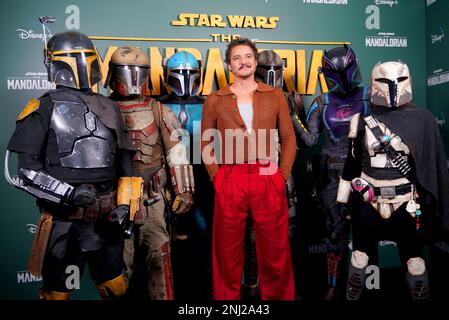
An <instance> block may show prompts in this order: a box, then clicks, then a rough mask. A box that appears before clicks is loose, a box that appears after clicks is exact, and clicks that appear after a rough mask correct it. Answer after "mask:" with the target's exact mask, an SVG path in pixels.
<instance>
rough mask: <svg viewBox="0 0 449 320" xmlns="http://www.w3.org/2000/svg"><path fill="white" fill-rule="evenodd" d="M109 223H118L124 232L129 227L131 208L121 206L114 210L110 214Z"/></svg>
mask: <svg viewBox="0 0 449 320" xmlns="http://www.w3.org/2000/svg"><path fill="white" fill-rule="evenodd" d="M108 221H109V222H112V223H117V224H118V225H120V227H122V229H123V230H126V229H127V228H128V227H129V206H127V205H124V204H121V205H119V206H118V207H116V208H114V209H112V210H111V212H109V214H108Z"/></svg>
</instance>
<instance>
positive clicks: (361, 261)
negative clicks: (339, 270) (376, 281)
mask: <svg viewBox="0 0 449 320" xmlns="http://www.w3.org/2000/svg"><path fill="white" fill-rule="evenodd" d="M367 266H368V256H367V254H366V253H365V252H362V251H358V250H356V251H354V252H353V253H352V256H351V264H350V266H349V275H348V285H347V288H346V299H347V300H359V299H360V295H361V294H362V291H363V287H364V286H365V280H366V267H367Z"/></svg>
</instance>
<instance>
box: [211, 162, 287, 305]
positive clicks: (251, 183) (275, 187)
mask: <svg viewBox="0 0 449 320" xmlns="http://www.w3.org/2000/svg"><path fill="white" fill-rule="evenodd" d="M268 166H269V167H267V165H263V164H260V163H255V164H236V165H223V166H221V167H220V170H219V171H218V173H217V175H216V177H215V181H214V186H215V191H216V193H215V209H214V223H213V239H212V277H213V279H212V281H213V299H215V300H237V299H240V287H241V284H242V270H243V262H244V238H245V230H246V229H245V224H246V218H247V216H248V214H250V215H251V217H252V219H253V221H254V231H255V235H256V254H257V264H258V272H259V284H260V292H261V297H262V299H264V300H293V299H294V282H293V270H292V263H291V256H290V246H289V240H288V204H287V198H286V195H285V182H284V179H283V178H282V176H281V174H280V172H279V170H278V169H277V167H274V168H273V166H274V165H273V163H271V165H269V164H268ZM270 168H271V169H270ZM273 169H274V170H273Z"/></svg>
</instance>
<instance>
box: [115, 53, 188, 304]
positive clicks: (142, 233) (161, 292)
mask: <svg viewBox="0 0 449 320" xmlns="http://www.w3.org/2000/svg"><path fill="white" fill-rule="evenodd" d="M148 77H149V62H148V58H147V57H146V54H145V53H144V52H143V51H142V50H140V49H138V48H136V47H121V48H118V49H117V50H116V51H115V52H114V54H113V55H112V57H111V61H110V64H109V75H108V81H107V82H106V83H108V84H109V85H110V87H111V89H112V90H113V93H112V95H111V98H112V99H113V100H115V101H117V102H118V105H119V107H120V112H121V114H122V116H123V119H124V121H125V125H126V126H127V128H128V130H129V134H130V137H131V139H132V142H133V144H134V146H135V147H136V149H137V153H136V155H135V156H134V158H133V169H134V174H135V175H137V176H140V177H142V178H143V180H144V187H143V197H142V201H141V202H140V206H139V210H138V212H137V213H136V215H135V218H134V228H133V229H134V237H133V238H131V239H127V240H126V241H125V251H124V260H125V264H126V269H127V275H128V278H129V279H130V280H134V278H133V277H132V275H133V271H134V270H135V269H136V268H137V266H138V264H139V259H140V260H143V264H144V265H145V267H146V268H147V272H148V281H144V282H147V292H148V293H149V295H150V298H151V299H152V300H173V299H174V290H173V276H172V266H171V261H170V241H169V240H170V238H169V234H168V230H167V225H166V215H165V209H166V205H169V204H168V202H170V201H169V200H168V199H167V197H166V193H165V187H166V182H167V171H166V166H165V161H167V164H168V170H169V176H170V178H171V185H172V186H173V188H174V192H175V199H174V202H173V206H172V211H173V212H174V213H175V214H184V213H186V212H188V211H189V210H190V207H191V206H192V193H193V191H194V184H193V173H192V167H191V166H190V165H189V162H188V160H187V157H186V150H185V146H184V145H183V144H182V143H181V142H180V141H179V139H178V136H179V133H177V130H178V129H180V124H179V122H178V120H177V119H176V116H175V114H174V113H173V112H172V111H171V110H170V109H168V108H167V107H165V106H164V105H162V104H161V103H159V102H157V101H156V100H154V99H152V98H149V97H146V96H144V95H143V93H144V90H145V89H146V88H147V84H148V82H147V81H148ZM137 282H138V279H137V278H136V280H135V281H132V284H133V285H135V286H137V285H138V283H137ZM133 288H134V287H133ZM135 288H136V290H138V288H137V287H135ZM131 294H133V293H132V292H131ZM137 294H138V293H137V292H136V295H137Z"/></svg>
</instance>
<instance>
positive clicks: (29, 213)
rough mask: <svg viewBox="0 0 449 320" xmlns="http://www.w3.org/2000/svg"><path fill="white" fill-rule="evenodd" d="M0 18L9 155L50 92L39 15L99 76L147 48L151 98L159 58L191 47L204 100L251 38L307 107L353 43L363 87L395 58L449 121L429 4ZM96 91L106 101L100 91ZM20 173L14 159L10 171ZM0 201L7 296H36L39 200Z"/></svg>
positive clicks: (191, 7)
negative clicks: (337, 50) (116, 59)
mask: <svg viewBox="0 0 449 320" xmlns="http://www.w3.org/2000/svg"><path fill="white" fill-rule="evenodd" d="M0 12H1V13H0V14H1V20H0V23H1V28H0V32H1V36H2V42H3V44H2V48H3V49H2V55H1V60H2V61H1V64H0V83H1V86H0V90H1V91H0V92H1V95H0V96H1V99H2V110H1V112H2V116H1V118H0V122H1V125H0V130H1V134H0V150H1V152H2V153H4V152H5V148H6V145H7V143H8V140H9V137H10V135H11V134H12V132H13V130H14V126H15V119H16V117H17V115H18V114H19V113H20V112H21V110H22V109H23V107H24V106H25V105H26V103H27V102H28V100H29V99H31V98H34V97H38V96H40V95H42V94H43V93H44V92H45V91H46V90H48V89H51V88H52V87H53V85H52V84H51V83H49V82H48V81H47V74H46V69H45V68H44V65H43V63H42V61H43V57H42V48H43V40H44V32H43V30H42V26H41V24H40V23H39V21H38V18H39V16H43V15H48V16H54V17H56V18H57V20H56V21H55V23H53V24H50V25H47V29H46V30H45V34H46V35H47V36H50V35H52V34H55V33H57V32H60V31H65V30H79V31H81V32H83V33H85V34H87V35H89V36H90V37H91V38H92V39H93V42H94V44H95V46H96V48H97V50H98V53H99V56H100V58H101V62H102V72H103V76H104V78H105V76H106V74H107V63H108V60H109V58H110V56H111V54H112V52H113V51H114V49H115V47H118V46H124V45H132V46H139V47H141V48H143V49H145V50H147V52H148V55H149V57H150V60H151V81H152V86H151V88H150V89H151V94H153V95H156V96H157V95H161V94H164V93H165V88H164V86H163V84H162V80H163V79H162V67H161V61H162V59H163V58H166V57H169V56H170V55H171V54H173V53H174V52H176V51H178V50H188V51H190V52H192V53H193V54H194V55H195V56H196V57H197V58H198V59H201V60H202V65H203V78H202V79H203V81H202V89H201V94H202V95H207V94H209V93H210V92H212V91H214V90H216V89H217V88H220V87H223V86H225V85H226V84H227V83H229V82H230V81H232V79H230V78H229V74H228V72H227V70H226V66H225V64H224V63H223V59H224V51H225V48H226V45H227V42H228V41H229V40H230V39H232V38H233V37H235V36H245V37H248V38H251V39H254V40H255V41H256V44H257V46H258V48H260V49H273V50H276V51H277V52H278V53H279V54H280V55H281V57H282V58H284V59H285V61H286V71H285V84H286V89H287V90H289V91H291V90H296V91H298V92H299V93H301V94H302V95H303V97H304V101H305V105H306V110H307V109H308V106H309V104H310V103H311V101H312V99H313V98H314V97H315V96H316V95H318V94H321V93H322V92H323V91H325V90H326V87H325V84H324V82H323V79H322V78H320V76H319V75H318V73H317V67H318V66H319V64H320V60H321V56H322V54H323V51H324V50H326V49H329V48H332V47H335V46H339V45H342V44H343V43H348V44H350V45H351V46H352V48H353V49H354V50H355V52H356V53H357V55H358V59H359V64H360V66H361V70H362V75H363V78H364V84H365V85H369V80H370V73H371V69H372V67H373V66H374V65H375V64H376V63H377V62H379V61H387V60H397V59H400V60H402V61H405V62H406V63H407V64H408V65H409V67H410V70H411V72H412V75H413V89H414V101H415V103H416V104H417V105H418V106H422V107H427V106H429V107H430V108H431V110H432V111H434V112H435V115H436V116H437V117H438V119H439V120H440V121H441V123H443V124H444V122H445V119H446V118H447V117H448V111H447V107H448V104H449V97H448V90H447V88H448V85H449V84H448V83H447V82H448V74H449V64H448V62H447V61H446V60H445V59H444V58H446V57H445V54H444V53H447V52H448V50H447V49H448V41H447V39H446V38H447V36H445V32H446V31H448V32H449V25H448V23H449V22H448V20H447V19H444V18H445V17H446V18H447V12H449V7H448V3H447V1H442V0H438V1H435V0H433V1H431V0H427V14H428V15H429V16H430V17H431V18H430V19H427V20H426V1H424V0H407V1H405V0H400V1H393V0H282V1H281V0H277V1H276V0H246V1H242V0H215V1H202V0H187V1H186V0H130V1H126V2H123V1H111V0H96V1H91V0H89V1H87V0H60V1H50V0H40V1H26V0H16V1H2V2H1V4H0ZM426 21H427V23H426ZM426 26H427V33H426ZM426 48H427V50H428V51H427V50H426ZM426 56H427V60H426ZM426 75H427V77H426ZM99 90H100V92H101V93H104V94H107V91H106V90H105V89H104V88H103V87H102V86H100V88H99ZM444 126H446V143H447V125H445V124H444V125H443V128H444ZM318 151H319V146H318V147H316V148H312V149H303V150H300V152H299V157H301V161H302V163H303V164H305V165H304V168H305V169H304V172H305V175H304V177H305V178H304V179H303V181H301V183H304V184H307V183H308V181H307V179H310V178H311V177H312V175H311V174H309V175H307V172H309V173H310V170H311V166H310V165H308V163H309V161H310V159H311V157H312V155H313V154H316V153H317V152H318ZM0 158H1V159H2V160H1V161H0V164H1V165H2V167H3V165H4V161H3V157H0ZM14 166H15V164H14V161H13V163H12V164H11V167H12V170H14V169H15V168H14ZM0 192H1V203H0V206H1V207H0V208H1V209H0V212H1V215H0V252H1V254H2V257H1V261H2V262H1V272H0V286H1V288H0V299H35V298H37V292H36V291H37V288H39V286H41V284H42V283H41V279H39V278H35V277H34V276H32V275H31V274H30V273H29V272H28V271H27V259H28V253H29V248H30V245H31V242H32V239H33V233H34V232H35V230H36V226H35V224H36V222H37V219H38V212H37V210H36V207H35V200H34V199H33V198H32V197H31V196H28V195H26V194H25V193H23V192H20V191H18V190H16V189H13V188H12V187H10V186H9V185H8V184H7V183H6V181H5V179H4V178H2V179H0ZM300 210H301V208H299V210H298V211H300ZM309 214H314V213H309ZM320 241H321V242H320ZM322 241H323V240H322V239H321V240H319V241H318V242H316V243H311V244H310V247H309V249H308V250H309V253H311V254H314V253H321V254H322V253H323V252H322V249H323V245H322V244H323V242H322ZM385 245H386V247H385V250H386V257H387V258H385V259H383V260H384V261H383V265H384V266H388V265H394V264H396V263H397V261H396V260H397V258H396V257H395V250H394V249H395V248H394V247H393V246H392V245H391V244H389V243H385ZM387 251H391V252H387ZM389 255H391V257H392V258H391V259H389V258H388V257H389ZM81 289H82V290H77V292H75V294H74V296H73V297H74V298H75V299H76V298H78V299H97V298H98V295H97V293H96V291H95V287H94V285H93V284H92V283H91V282H90V281H89V278H88V277H87V276H85V277H84V278H83V281H82V283H81Z"/></svg>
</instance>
